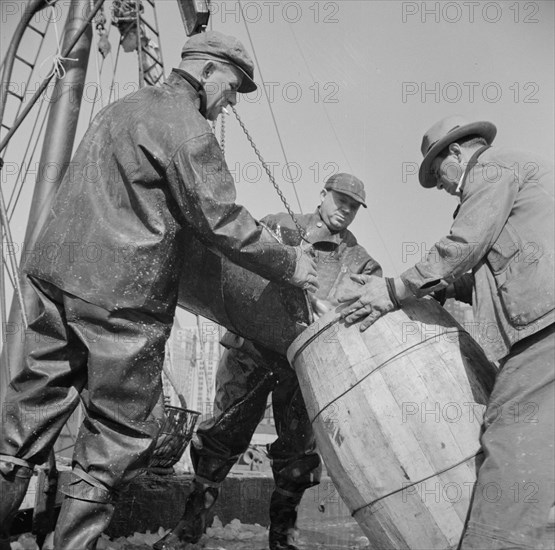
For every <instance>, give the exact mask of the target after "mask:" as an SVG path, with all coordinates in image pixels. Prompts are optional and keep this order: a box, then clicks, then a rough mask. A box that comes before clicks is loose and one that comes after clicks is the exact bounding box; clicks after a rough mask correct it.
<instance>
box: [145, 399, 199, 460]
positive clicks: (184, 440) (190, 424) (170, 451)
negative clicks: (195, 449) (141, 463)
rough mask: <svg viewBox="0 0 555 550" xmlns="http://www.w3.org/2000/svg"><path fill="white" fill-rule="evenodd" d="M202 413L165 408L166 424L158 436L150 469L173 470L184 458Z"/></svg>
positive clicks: (177, 408) (178, 408)
mask: <svg viewBox="0 0 555 550" xmlns="http://www.w3.org/2000/svg"><path fill="white" fill-rule="evenodd" d="M199 416H200V413H199V412H197V411H191V410H189V409H182V408H181V407H171V406H168V405H166V406H165V407H164V424H163V425H162V428H161V429H160V433H159V434H158V439H157V441H156V448H155V449H154V452H153V453H152V458H151V459H150V463H149V465H148V467H149V468H171V467H172V466H173V465H174V464H175V463H176V462H178V461H179V459H180V458H181V457H182V456H183V453H184V452H185V449H186V448H187V445H188V444H189V441H191V438H192V437H193V430H194V429H195V425H196V423H197V420H198V417H199Z"/></svg>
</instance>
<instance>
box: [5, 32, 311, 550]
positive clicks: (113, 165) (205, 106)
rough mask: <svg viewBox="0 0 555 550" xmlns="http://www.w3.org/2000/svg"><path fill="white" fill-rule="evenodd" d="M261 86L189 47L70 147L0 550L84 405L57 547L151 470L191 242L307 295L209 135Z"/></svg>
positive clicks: (12, 439) (80, 542) (12, 438)
mask: <svg viewBox="0 0 555 550" xmlns="http://www.w3.org/2000/svg"><path fill="white" fill-rule="evenodd" d="M255 87H256V85H255V84H254V81H253V63H252V61H251V59H250V57H249V55H248V54H247V52H246V51H245V49H244V48H243V46H242V45H241V44H240V43H239V42H238V41H237V40H236V39H235V38H232V37H229V36H225V35H223V34H220V33H217V32H206V33H204V34H199V35H196V36H194V37H193V38H191V39H190V40H189V41H188V42H187V44H186V45H185V47H184V48H183V52H182V61H181V64H180V65H179V68H178V69H174V70H173V72H172V74H171V75H170V76H169V78H168V80H167V82H166V83H165V84H163V85H162V86H160V87H145V88H142V89H140V90H138V91H137V92H135V93H133V94H131V95H129V96H126V97H125V98H123V99H121V100H119V101H116V102H115V103H112V104H111V105H109V106H107V107H106V108H104V109H103V110H102V111H101V112H100V113H99V114H98V115H97V117H96V118H95V119H94V121H93V123H92V124H91V126H90V128H89V129H88V131H87V133H86V135H85V137H84V138H83V140H82V142H81V144H80V145H79V147H78V149H77V151H76V153H75V155H74V157H73V160H72V170H71V171H68V172H67V174H66V176H65V178H64V180H63V181H62V183H61V186H60V189H59V192H58V194H57V196H56V199H55V200H54V203H53V206H52V209H51V212H50V214H49V216H48V218H47V220H46V222H45V224H44V226H43V228H42V231H41V234H40V235H39V238H38V241H37V245H36V248H35V249H34V250H33V251H27V254H26V258H25V261H24V271H25V273H26V275H27V277H28V280H29V282H30V284H31V285H32V286H33V288H34V290H35V292H36V295H37V299H38V302H39V306H38V308H37V310H38V313H37V314H36V315H35V316H34V318H32V319H31V323H30V325H29V330H28V331H26V338H27V340H26V352H27V359H26V362H25V365H24V366H23V368H22V370H21V372H20V373H19V374H17V375H16V376H15V377H14V378H13V379H12V381H11V384H10V387H9V389H8V392H7V396H6V403H5V406H3V408H2V410H3V418H2V429H1V433H0V474H1V475H0V495H1V499H0V501H1V502H0V526H1V527H0V548H1V550H5V549H7V548H9V541H8V537H9V532H8V528H9V523H10V521H11V518H12V517H13V515H14V514H15V512H16V511H17V509H18V508H19V505H20V503H21V501H22V499H23V497H24V495H25V491H26V489H27V486H28V483H29V478H30V476H31V474H32V470H33V467H34V466H35V465H37V464H42V463H43V462H45V460H46V459H47V457H48V454H49V452H50V450H51V448H52V445H53V444H54V442H55V440H56V437H57V435H58V433H59V432H60V430H61V429H62V427H63V425H64V424H65V422H66V420H67V419H68V418H69V416H70V415H71V413H72V412H73V411H74V410H75V408H76V407H77V405H78V404H79V402H80V399H81V400H82V402H83V404H84V407H85V411H86V412H85V421H84V422H83V424H82V425H81V427H80V430H79V435H78V438H77V441H76V444H75V449H74V455H73V461H72V476H71V481H70V482H69V483H68V484H67V485H65V486H63V487H62V488H61V491H62V492H63V493H64V495H65V499H64V502H63V505H62V510H61V513H60V516H59V519H58V523H57V526H56V531H55V537H54V546H55V548H56V550H70V549H71V550H83V549H85V548H95V547H96V541H97V539H98V538H99V536H100V534H101V533H102V531H103V530H104V529H105V528H106V527H107V526H108V524H109V523H110V519H111V517H112V514H113V511H114V500H115V494H116V492H117V490H118V489H119V488H120V487H121V486H122V484H123V483H124V481H127V480H129V478H130V477H131V474H132V472H133V471H135V472H136V471H138V470H140V469H141V468H143V467H145V466H146V461H147V460H148V456H149V454H150V451H151V449H152V445H153V442H154V441H155V439H156V436H157V433H158V430H159V427H160V421H159V419H158V418H155V417H154V416H153V414H152V411H153V408H154V406H155V404H156V402H157V401H158V398H159V395H160V391H161V381H160V374H161V370H162V364H163V361H164V346H165V343H166V340H167V338H168V336H169V334H170V329H171V327H172V323H173V318H174V313H175V308H176V304H177V289H178V280H179V277H180V273H181V272H182V270H183V268H184V266H185V262H186V261H187V251H188V248H187V247H188V242H189V241H190V239H191V237H193V236H194V237H196V238H199V239H201V240H202V241H203V242H205V243H207V244H208V245H210V246H212V247H214V248H216V249H218V250H219V251H220V252H221V253H222V254H224V255H226V256H228V257H229V258H230V259H231V260H232V261H234V262H236V263H237V264H239V265H241V266H242V267H245V268H247V269H250V270H252V271H254V272H256V273H258V274H260V275H262V276H264V277H266V278H268V279H270V280H273V281H278V282H284V283H291V284H294V285H296V286H300V287H303V288H308V289H312V290H315V289H316V288H317V286H318V284H317V279H316V266H315V263H314V261H313V260H312V259H310V258H309V256H308V255H307V254H305V253H304V252H303V253H301V249H300V247H297V248H295V247H291V246H282V245H277V244H272V245H269V244H264V243H263V242H261V240H260V236H261V233H262V231H263V228H262V226H261V225H260V224H259V223H258V222H257V221H256V220H254V219H253V218H252V217H251V216H250V214H249V213H248V212H247V210H246V209H245V208H243V207H242V206H239V205H237V204H236V203H235V197H236V193H235V187H234V182H233V178H232V176H231V174H230V173H229V171H228V168H227V165H226V163H225V160H224V158H223V156H222V152H221V150H220V147H219V145H218V142H217V141H216V139H215V137H214V135H213V133H212V131H211V129H210V126H209V124H208V123H207V119H208V120H215V119H216V118H217V117H218V115H219V114H220V112H221V110H222V108H224V107H225V106H226V105H229V104H231V105H233V104H234V103H235V100H236V94H237V93H238V92H239V93H243V92H248V91H250V90H253V89H255ZM91 167H92V168H94V170H92V169H91ZM198 276H199V277H202V276H203V274H202V273H199V274H198ZM85 389H86V391H82V390H85ZM37 411H38V412H37Z"/></svg>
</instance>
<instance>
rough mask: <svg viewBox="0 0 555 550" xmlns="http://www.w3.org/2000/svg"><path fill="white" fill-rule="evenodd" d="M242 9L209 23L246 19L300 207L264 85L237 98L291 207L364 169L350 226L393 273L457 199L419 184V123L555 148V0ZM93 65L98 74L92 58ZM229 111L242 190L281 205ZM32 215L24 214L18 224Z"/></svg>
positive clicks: (168, 33)
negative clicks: (485, 127) (459, 121)
mask: <svg viewBox="0 0 555 550" xmlns="http://www.w3.org/2000/svg"><path fill="white" fill-rule="evenodd" d="M61 3H62V4H64V2H61ZM21 4H22V3H21V2H15V3H14V2H11V3H10V2H7V1H6V2H4V1H3V2H2V22H1V24H2V36H1V43H0V47H1V54H2V57H3V55H4V53H5V50H6V47H7V43H8V42H9V38H10V35H11V33H12V32H13V29H14V28H15V24H16V22H17V19H18V18H19V16H20V13H19V14H18V13H13V12H14V9H13V6H19V8H18V10H20V9H21V8H20V6H21ZM65 4H67V2H66V3H65ZM156 4H157V6H158V22H159V26H160V29H161V31H162V38H161V46H162V51H163V55H164V62H165V65H166V72H169V70H170V69H171V67H172V66H175V65H177V63H178V62H179V54H180V49H181V46H182V44H183V42H184V40H185V38H186V37H185V33H184V28H183V24H182V22H181V17H180V14H179V11H178V7H177V2H175V1H173V0H158V1H157V2H156ZM9 5H11V6H12V7H11V8H8V6H9ZM107 5H109V3H108V2H107ZM242 8H243V14H244V18H243V17H242V16H241V10H240V8H239V4H238V3H237V2H235V1H231V0H230V1H225V2H213V8H212V9H213V14H212V17H211V22H210V27H211V28H213V29H215V30H219V31H222V32H224V33H228V34H234V35H236V36H237V37H238V38H239V39H240V40H241V41H243V42H244V44H245V45H246V46H247V47H248V49H249V50H251V46H250V42H249V38H248V35H247V32H246V26H245V20H246V22H247V26H248V29H249V31H250V34H251V37H252V41H253V44H254V52H255V54H256V57H257V59H258V62H259V66H258V67H257V72H256V80H257V82H259V83H261V73H262V75H263V77H264V81H265V82H266V86H265V87H266V90H267V92H268V94H269V96H270V99H271V105H272V108H273V112H274V116H275V120H276V122H277V126H278V129H279V132H280V135H281V139H282V141H283V145H284V149H285V153H286V155H287V159H288V160H289V162H290V164H291V173H292V175H293V177H294V179H295V180H296V184H295V186H296V191H297V193H298V197H299V199H300V206H299V203H298V202H297V200H296V196H295V193H294V189H293V186H292V184H291V183H290V182H287V181H286V176H287V170H286V169H285V160H284V157H283V154H282V151H281V148H280V145H279V141H278V137H277V133H276V129H275V127H274V123H273V120H272V116H271V112H270V109H269V106H268V103H267V100H266V97H265V96H264V94H262V93H254V94H250V95H249V96H247V97H243V98H241V100H240V102H239V105H238V110H239V112H240V114H241V116H242V117H243V119H244V121H245V124H246V125H247V127H248V128H249V130H250V131H251V133H252V136H253V138H254V140H255V142H256V144H257V146H258V148H259V149H260V151H261V153H262V155H263V156H264V157H265V159H266V160H268V161H270V162H272V163H274V164H273V167H274V171H275V174H276V176H277V180H278V183H279V184H280V185H281V186H282V189H283V191H284V193H285V195H286V197H287V199H288V200H289V202H290V204H291V205H292V208H293V209H294V210H295V211H298V210H299V208H302V210H303V211H304V212H308V211H311V210H313V209H314V208H315V206H316V205H317V203H318V194H319V191H320V189H321V188H322V186H323V182H324V179H325V178H326V177H327V176H329V175H331V174H332V173H334V172H337V171H342V172H351V173H353V174H355V175H356V176H358V177H359V178H361V179H362V180H363V181H364V182H365V184H366V190H367V195H368V201H367V202H368V209H367V210H364V209H361V210H360V213H359V215H358V217H357V219H356V221H355V223H354V224H353V226H352V229H353V232H354V233H355V235H356V236H357V237H358V239H359V241H360V243H361V244H362V245H364V246H365V247H366V248H367V250H368V251H369V252H370V254H372V255H373V256H374V257H375V258H376V259H377V260H378V261H379V262H381V264H382V265H383V267H384V271H385V274H387V275H398V274H399V273H401V272H402V271H403V270H404V269H406V268H408V267H410V266H411V265H413V263H414V262H415V261H417V260H418V259H419V258H420V256H421V254H423V253H425V251H426V250H427V249H429V247H430V246H431V245H432V244H433V243H434V242H435V241H436V240H437V239H438V238H440V237H441V236H442V235H443V234H445V233H446V232H447V231H448V229H449V226H450V223H451V219H452V212H453V210H454V208H455V207H456V199H455V198H453V197H450V196H448V195H447V194H445V193H442V192H439V191H436V190H425V189H423V188H422V187H420V185H419V183H418V179H417V168H418V163H419V162H420V160H421V154H420V143H421V139H422V135H423V133H424V131H425V130H426V129H427V128H428V127H429V126H431V125H432V124H433V123H435V122H436V121H437V120H438V119H440V118H442V117H444V116H448V115H451V114H462V115H464V116H466V117H468V118H469V119H472V120H490V121H492V122H494V123H495V124H496V125H497V127H498V136H497V138H496V142H495V144H496V145H499V146H510V147H517V148H523V149H527V150H532V151H536V152H537V153H540V154H542V155H544V156H551V157H553V150H554V109H553V106H554V105H553V101H554V100H553V98H554V96H555V93H554V89H553V83H554V51H555V48H554V2H552V1H546V2H541V1H537V2H529V1H520V2H516V1H500V2H483V1H482V2H477V1H462V2H401V1H395V0H393V1H392V0H386V1H376V0H370V1H363V0H355V1H346V0H340V1H330V2H328V1H319V2H316V1H314V0H303V1H296V2H295V1H292V2H289V1H282V2H279V3H278V2H276V1H266V0H260V1H256V2H254V1H243V2H242ZM58 24H59V26H60V28H61V22H60V23H58ZM111 33H112V34H111V36H112V37H115V35H116V31H115V30H112V31H111ZM109 63H111V61H110V62H109ZM109 63H107V67H110V65H109ZM119 69H120V71H119V72H118V76H117V77H116V82H117V83H118V84H119V91H120V95H123V93H124V90H125V89H126V86H128V85H129V83H130V82H132V81H133V80H134V79H135V75H136V54H134V53H128V54H124V53H121V54H120V61H119ZM89 73H90V78H91V79H94V78H95V74H96V63H95V61H94V59H92V58H91V62H90V71H89ZM89 104H91V102H90V101H89ZM88 116H89V113H88V112H87V113H86V115H85V118H86V120H88ZM226 122H227V125H226V130H227V132H226V158H227V160H228V164H229V166H230V168H231V170H232V172H233V173H234V175H235V177H236V183H237V191H238V202H240V203H243V204H245V205H246V206H247V207H248V208H249V210H250V211H251V212H252V214H253V215H254V216H255V217H262V216H264V215H265V214H267V213H271V212H278V211H284V208H283V207H282V205H281V203H280V201H279V198H278V197H277V195H276V193H275V191H274V190H273V188H272V186H271V184H270V183H269V181H268V178H267V177H266V175H265V174H264V173H263V172H262V170H261V169H260V168H259V166H258V165H257V161H256V157H255V155H254V153H253V152H252V150H251V148H250V145H249V143H248V142H247V140H246V139H245V137H244V135H243V133H242V131H241V129H240V128H239V127H238V124H237V122H236V121H235V119H234V117H233V116H230V117H227V119H226ZM85 126H86V121H85V122H83V123H82V124H81V130H80V131H81V132H82V131H83V129H84V127H85ZM14 154H15V152H14ZM4 158H5V160H7V161H8V160H10V158H11V157H9V156H5V157H4ZM25 221H26V220H25V216H24V215H21V216H20V217H19V218H18V223H20V225H21V226H22V227H23V226H24V224H25Z"/></svg>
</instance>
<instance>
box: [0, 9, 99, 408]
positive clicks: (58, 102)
mask: <svg viewBox="0 0 555 550" xmlns="http://www.w3.org/2000/svg"><path fill="white" fill-rule="evenodd" d="M89 13H90V1H89V0H73V1H72V2H71V3H70V8H69V14H68V17H67V20H66V24H65V27H64V38H63V45H62V50H63V49H64V48H66V47H69V46H70V42H71V38H72V36H74V34H75V33H76V32H77V31H78V29H79V28H80V27H81V26H82V25H83V23H84V22H85V21H86V19H87V17H88V14H89ZM91 39H92V26H89V27H88V29H87V30H86V31H85V32H84V33H83V34H82V35H81V37H80V38H79V40H78V41H77V43H76V44H75V46H74V47H73V49H72V50H71V52H70V53H69V55H68V57H70V58H73V59H77V61H64V67H65V69H66V76H65V77H64V78H63V79H60V78H58V79H57V81H56V85H55V87H54V93H53V95H52V97H53V98H54V99H53V103H52V105H51V107H50V113H49V116H48V122H47V126H46V132H45V140H44V144H43V149H42V154H41V158H40V162H39V169H38V176H37V181H36V183H35V190H34V193H33V199H32V202H31V209H30V212H29V219H28V222H27V230H26V233H25V241H24V246H23V252H22V254H23V255H24V254H25V251H30V250H32V249H33V247H34V246H35V243H36V240H37V236H38V234H39V231H40V229H41V226H42V224H43V223H44V219H45V218H46V216H47V215H48V212H49V210H50V205H51V203H52V200H53V198H54V196H55V194H56V191H57V189H58V187H59V185H60V183H61V181H62V178H63V176H64V174H65V172H66V170H67V168H68V166H69V162H70V160H71V155H72V151H73V143H74V140H75V134H76V131H77V122H78V120H79V110H80V108H81V100H82V97H83V89H84V84H85V77H86V73H87V65H88V61H89V53H90V48H91ZM52 168H54V170H52ZM49 169H50V170H49ZM23 257H24V256H22V259H23ZM20 280H21V286H22V294H23V301H24V303H25V309H26V311H27V315H28V318H29V319H30V320H31V319H33V318H34V317H35V315H36V312H37V301H36V299H35V296H34V293H33V291H32V289H31V288H30V287H29V285H28V284H27V282H26V279H25V277H21V278H20ZM2 330H3V332H4V342H3V343H4V346H3V349H2V355H1V358H0V359H1V361H0V403H3V402H4V396H5V391H6V388H7V385H8V382H9V379H8V376H9V375H8V373H9V372H10V371H11V375H12V376H13V375H14V374H16V373H17V372H18V371H19V370H20V369H21V368H22V366H23V361H24V336H25V327H24V326H23V325H22V322H21V309H20V306H19V303H18V300H17V298H16V297H14V298H13V299H12V305H11V309H10V316H9V321H8V323H7V324H6V326H5V327H2Z"/></svg>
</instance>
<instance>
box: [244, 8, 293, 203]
mask: <svg viewBox="0 0 555 550" xmlns="http://www.w3.org/2000/svg"><path fill="white" fill-rule="evenodd" d="M237 3H238V4H239V10H240V12H241V17H242V19H243V23H244V24H245V29H246V31H247V36H248V37H249V42H250V45H251V49H252V52H253V55H254V59H255V61H256V65H257V67H258V72H259V73H260V80H261V82H262V88H263V90H264V95H265V96H266V101H267V102H268V107H269V108H270V113H271V115H272V121H273V123H274V127H275V129H276V133H277V137H278V141H279V145H280V147H281V152H282V154H283V158H284V159H285V167H286V169H287V175H288V176H289V181H290V182H291V184H292V185H293V192H294V193H295V198H296V199H297V204H298V205H299V211H300V213H301V214H302V213H303V209H302V206H301V201H300V199H299V195H298V193H297V187H296V185H295V181H294V180H293V177H292V175H291V168H290V166H289V161H288V159H287V154H286V153H285V147H284V145H283V140H282V139H281V134H280V131H279V127H278V124H277V121H276V117H275V115H274V109H273V108H272V102H271V101H270V98H269V96H268V91H267V90H266V86H264V76H263V75H262V68H261V66H260V62H259V61H258V56H257V55H256V49H255V47H254V43H253V41H252V37H251V33H250V31H249V27H248V25H247V20H246V19H245V16H244V14H243V6H242V5H241V0H237Z"/></svg>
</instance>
